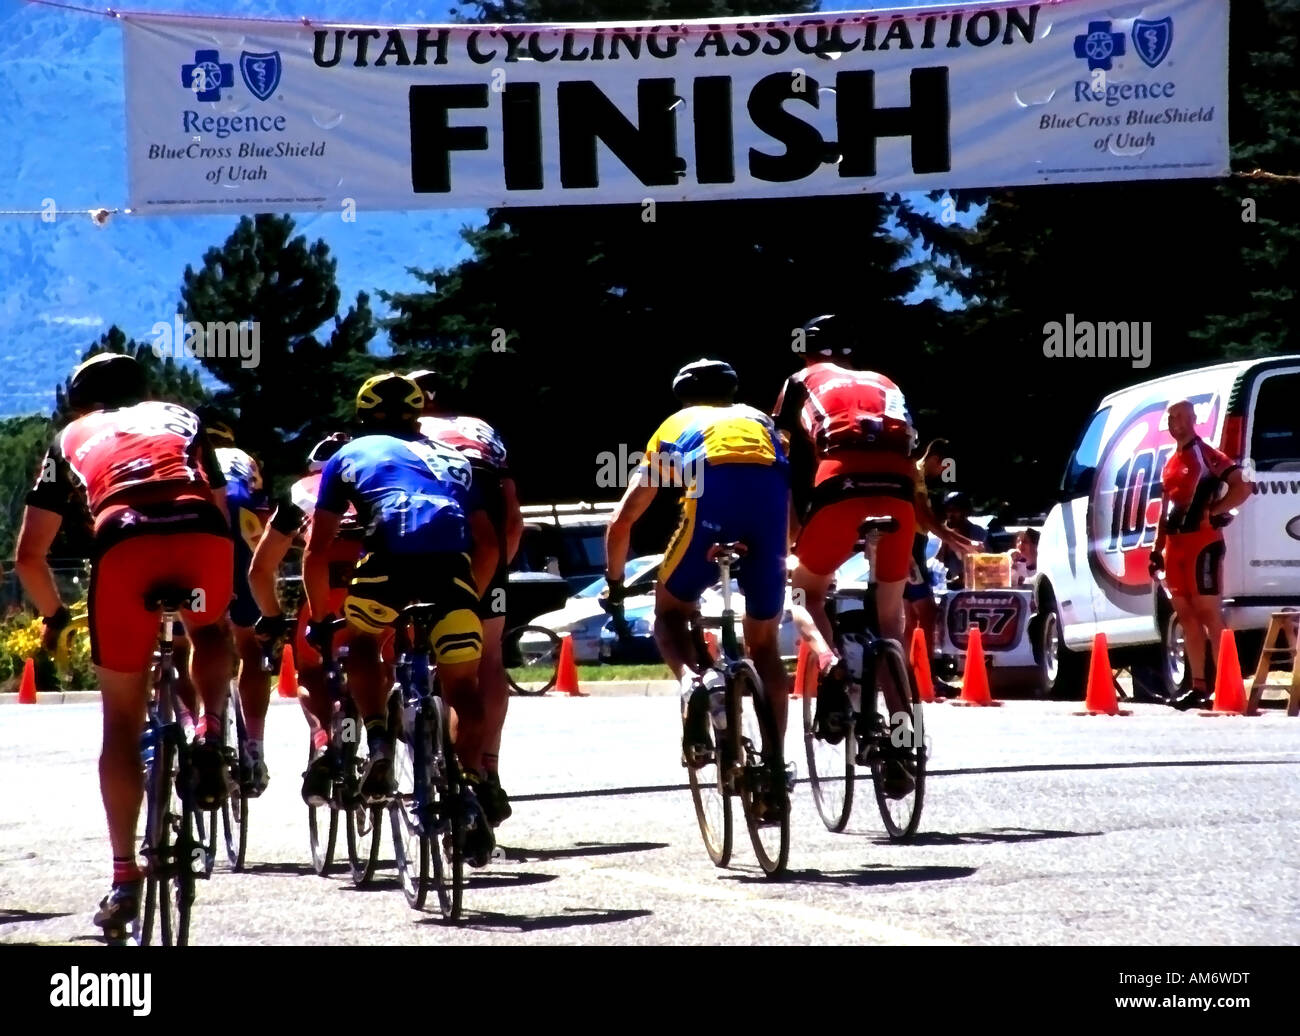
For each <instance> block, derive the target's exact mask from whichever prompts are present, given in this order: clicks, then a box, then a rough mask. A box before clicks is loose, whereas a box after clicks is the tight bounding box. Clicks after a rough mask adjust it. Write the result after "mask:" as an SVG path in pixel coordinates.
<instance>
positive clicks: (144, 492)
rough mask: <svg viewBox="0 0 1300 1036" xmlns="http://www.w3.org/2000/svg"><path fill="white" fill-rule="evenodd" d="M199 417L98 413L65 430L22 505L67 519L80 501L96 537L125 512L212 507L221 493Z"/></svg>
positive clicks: (151, 410) (142, 406)
mask: <svg viewBox="0 0 1300 1036" xmlns="http://www.w3.org/2000/svg"><path fill="white" fill-rule="evenodd" d="M225 484H226V479H225V476H224V475H223V474H222V472H221V466H220V464H218V463H217V460H216V457H215V456H214V454H213V452H212V448H211V447H210V446H208V444H207V442H206V441H205V439H204V436H203V430H202V426H201V424H200V422H199V419H198V417H196V416H195V415H194V414H192V413H191V412H190V411H188V410H186V409H185V408H184V407H182V406H178V405H176V404H175V403H159V402H152V401H150V402H145V403H137V404H135V405H134V406H129V407H120V408H118V409H115V410H98V411H95V412H94V413H91V414H86V415H85V416H83V417H79V418H77V419H76V420H74V421H73V422H72V423H71V424H69V425H68V426H67V427H66V428H64V429H63V431H62V432H61V433H59V435H58V436H57V437H56V438H55V440H54V443H53V445H51V446H50V449H49V451H48V452H47V453H46V455H45V460H44V462H43V463H42V465H41V472H40V474H39V475H38V477H37V481H36V484H35V486H33V487H32V490H31V492H30V493H29V494H28V496H27V503H28V504H30V505H31V506H32V507H38V508H41V509H42V510H46V511H54V512H56V513H57V514H60V515H63V516H65V517H66V516H68V515H70V514H73V513H75V511H76V509H77V508H76V504H77V501H76V497H77V495H78V493H82V494H84V495H85V498H86V502H87V504H88V506H89V509H90V515H91V519H92V521H93V523H94V528H95V532H96V534H98V533H99V532H100V530H101V529H102V528H103V527H104V525H105V523H106V522H107V521H108V519H109V518H110V517H111V516H112V514H113V513H114V512H115V511H116V510H118V509H119V508H120V506H122V505H127V504H150V503H162V502H170V501H175V502H178V503H185V504H192V503H195V502H199V501H206V502H209V503H210V502H211V501H212V499H213V497H212V492H213V490H215V489H221V488H223V487H224V486H225Z"/></svg>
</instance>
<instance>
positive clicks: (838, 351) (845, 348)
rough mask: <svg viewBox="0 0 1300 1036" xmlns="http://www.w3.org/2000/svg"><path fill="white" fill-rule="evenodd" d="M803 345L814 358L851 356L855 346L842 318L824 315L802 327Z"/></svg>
mask: <svg viewBox="0 0 1300 1036" xmlns="http://www.w3.org/2000/svg"><path fill="white" fill-rule="evenodd" d="M803 333H804V343H805V344H806V345H807V347H808V352H810V353H812V354H813V355H815V356H851V355H853V348H854V346H855V345H857V342H855V341H854V338H853V335H852V333H851V332H850V331H849V330H848V328H846V327H845V326H844V321H843V319H842V318H840V317H837V316H836V315H835V314H834V313H824V314H822V315H821V316H819V317H813V319H812V320H810V321H808V323H806V324H804V326H803Z"/></svg>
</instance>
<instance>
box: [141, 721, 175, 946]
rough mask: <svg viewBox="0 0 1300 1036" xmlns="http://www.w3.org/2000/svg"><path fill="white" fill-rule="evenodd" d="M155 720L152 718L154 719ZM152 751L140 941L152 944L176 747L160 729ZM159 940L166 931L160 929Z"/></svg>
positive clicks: (143, 844)
mask: <svg viewBox="0 0 1300 1036" xmlns="http://www.w3.org/2000/svg"><path fill="white" fill-rule="evenodd" d="M151 722H152V721H151ZM153 737H154V747H153V749H152V752H146V755H145V773H144V794H145V818H144V836H143V838H142V839H141V844H140V855H141V856H143V857H144V859H145V892H144V910H143V912H142V914H141V918H140V935H139V943H140V945H141V946H148V945H150V943H152V942H153V933H154V921H155V920H157V914H158V891H159V887H160V886H161V884H162V878H163V859H164V856H165V854H166V852H167V847H168V846H169V845H170V844H171V842H170V838H169V837H168V835H167V832H168V831H170V828H169V826H168V823H167V800H168V796H169V795H170V794H171V778H172V773H173V763H172V758H173V755H174V749H173V748H172V747H171V745H170V744H169V743H168V741H167V739H166V738H165V737H163V736H161V735H160V734H158V733H157V732H156V731H155V733H154V735H153ZM159 941H160V942H161V941H162V933H161V931H160V932H159Z"/></svg>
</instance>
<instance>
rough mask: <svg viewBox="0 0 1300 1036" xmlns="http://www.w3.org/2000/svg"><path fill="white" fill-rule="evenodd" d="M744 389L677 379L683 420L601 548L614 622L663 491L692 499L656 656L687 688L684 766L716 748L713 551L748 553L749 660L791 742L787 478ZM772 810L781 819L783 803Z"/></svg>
mask: <svg viewBox="0 0 1300 1036" xmlns="http://www.w3.org/2000/svg"><path fill="white" fill-rule="evenodd" d="M737 386H738V379H737V378H736V372H735V371H734V370H733V369H732V368H731V365H730V364H728V363H724V362H723V361H721V360H707V359H706V360H697V361H695V362H694V363H688V364H687V365H686V366H684V367H683V368H682V369H681V370H680V371H678V373H677V376H676V377H675V378H674V379H673V392H674V394H675V395H676V396H677V398H678V400H679V401H680V402H681V403H682V404H683V407H684V409H682V410H679V411H678V412H677V413H675V414H673V415H672V416H671V417H669V418H668V419H667V420H666V421H664V423H663V424H661V425H660V426H659V427H658V429H656V430H655V433H654V434H653V435H652V436H651V437H650V441H649V443H648V444H647V445H646V450H645V459H644V460H643V461H642V463H641V464H640V466H639V467H638V468H637V470H636V474H635V476H634V477H633V479H632V482H631V485H629V486H628V488H627V492H626V493H625V494H624V495H623V499H622V500H620V501H619V503H618V506H617V508H615V511H614V515H613V518H612V520H611V521H610V524H609V529H608V531H607V532H606V539H605V555H606V559H607V561H606V571H605V580H606V582H607V584H608V587H607V589H606V591H605V597H606V600H607V602H608V604H609V606H610V608H611V610H613V611H614V614H615V618H616V620H618V619H621V615H620V614H619V612H618V610H617V609H618V608H619V607H620V606H621V604H622V600H623V575H624V565H625V563H626V561H627V555H628V546H629V542H630V539H631V532H632V526H633V525H634V524H635V522H636V521H637V519H638V518H640V517H641V516H642V515H643V514H644V513H645V511H646V509H647V508H648V507H649V506H650V504H651V503H652V502H653V501H654V498H655V495H656V494H657V493H658V492H659V491H660V489H661V488H665V487H668V486H676V487H678V488H682V489H684V490H685V493H684V495H683V496H682V500H681V518H680V523H679V525H678V526H677V531H676V532H675V533H674V534H673V536H672V539H671V540H670V541H669V543H668V546H667V548H666V549H665V551H664V560H663V562H662V563H661V564H660V566H659V575H658V584H657V586H656V587H655V625H654V631H655V641H656V643H657V644H658V645H659V651H660V653H661V654H662V655H663V659H664V661H665V662H666V663H667V664H668V666H669V668H671V669H672V671H673V674H674V675H675V676H676V677H677V679H678V680H679V681H680V683H681V690H682V706H683V708H682V712H683V716H682V719H683V724H684V730H683V736H682V750H683V755H684V759H685V761H689V760H691V759H692V758H693V756H694V755H695V753H694V752H693V751H692V749H693V746H695V745H698V744H700V743H702V742H707V740H708V731H707V724H708V722H709V718H708V705H709V701H708V698H709V695H708V692H707V691H706V690H705V689H704V687H703V684H702V682H701V679H700V674H701V673H702V672H703V671H704V669H705V668H706V667H707V665H708V660H707V659H702V658H697V657H696V653H695V647H694V645H693V644H692V641H691V636H690V632H689V627H688V622H689V620H690V618H691V616H692V615H693V614H694V613H695V612H696V610H697V608H698V604H699V597H700V594H701V593H702V592H703V591H704V590H705V589H706V588H707V587H709V586H711V585H712V584H713V583H714V582H716V581H717V579H718V578H719V570H718V566H717V565H716V564H715V563H713V562H712V561H710V560H709V559H708V557H707V552H708V550H709V548H710V547H711V546H712V545H713V544H714V543H720V542H732V541H737V540H738V541H742V542H743V543H744V544H745V545H746V547H747V548H748V550H747V553H746V554H745V558H744V563H743V564H742V565H741V566H740V567H739V568H738V570H737V573H736V575H737V580H738V582H739V583H740V587H741V590H742V591H743V593H744V595H745V619H744V640H745V648H746V651H747V652H748V653H749V655H750V657H751V658H752V659H753V661H754V666H755V668H756V669H757V670H758V675H759V678H760V679H761V680H762V681H763V687H764V688H765V690H766V691H767V694H768V697H769V700H770V701H771V703H772V710H773V712H774V714H775V717H776V722H777V730H778V731H779V732H780V734H781V736H782V738H783V739H784V735H785V722H786V704H787V693H788V688H787V685H786V673H785V666H784V664H783V663H782V661H781V651H780V645H779V641H778V636H777V634H778V627H779V625H780V619H781V612H782V610H783V607H784V603H785V581H786V567H785V557H786V516H787V514H788V511H789V506H790V505H789V495H790V485H789V469H788V465H787V462H786V455H785V451H784V449H783V448H782V446H781V441H780V438H779V436H778V435H777V431H776V428H775V427H774V426H773V424H772V421H771V419H770V418H769V417H768V416H767V415H766V414H764V413H763V412H762V411H760V410H756V409H754V408H753V407H750V406H746V405H745V404H743V403H736V402H735V397H736V389H737ZM776 747H777V749H778V751H779V749H780V746H779V745H778V746H776ZM763 749H764V751H765V752H768V751H770V750H771V749H772V746H770V745H764V746H763ZM765 807H766V810H767V811H768V812H771V811H774V810H775V809H779V800H778V799H777V798H776V797H773V798H772V799H771V800H770V801H769V802H768V803H766V804H765Z"/></svg>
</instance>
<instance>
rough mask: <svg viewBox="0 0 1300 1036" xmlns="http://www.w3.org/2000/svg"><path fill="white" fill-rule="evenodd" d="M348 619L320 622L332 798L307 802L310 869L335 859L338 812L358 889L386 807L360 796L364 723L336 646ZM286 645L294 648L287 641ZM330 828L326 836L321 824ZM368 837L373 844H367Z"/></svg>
mask: <svg viewBox="0 0 1300 1036" xmlns="http://www.w3.org/2000/svg"><path fill="white" fill-rule="evenodd" d="M347 624H348V620H347V619H346V618H342V619H334V620H332V621H330V622H327V623H319V624H317V625H319V627H320V628H321V629H322V630H324V632H325V637H324V643H323V644H322V645H321V646H320V656H321V665H322V668H323V669H324V670H325V685H326V687H327V689H328V691H329V698H330V702H331V706H330V740H329V753H330V758H331V759H332V760H333V763H334V768H333V773H332V775H331V776H332V780H331V783H330V796H329V800H328V801H327V802H326V803H325V804H324V805H321V806H311V805H309V806H308V807H307V832H308V836H309V838H310V841H311V862H312V869H313V870H315V872H316V873H317V874H318V875H320V876H321V877H324V876H325V875H326V874H327V873H329V869H330V865H331V864H332V863H333V862H334V847H335V842H336V840H337V838H338V828H339V814H340V813H342V814H343V815H344V817H345V818H346V822H347V839H348V865H349V868H350V870H351V876H352V884H353V885H354V886H356V887H357V888H361V887H362V886H364V885H366V884H367V883H368V882H369V881H370V879H371V878H372V877H374V873H375V864H376V862H377V861H378V859H379V841H380V834H381V830H382V827H383V806H382V805H375V804H371V803H367V802H366V801H365V799H364V798H363V797H362V795H361V780H362V775H363V774H364V772H365V765H366V761H367V757H366V756H364V755H361V754H359V753H360V745H361V735H362V723H361V719H360V716H359V715H358V713H357V706H356V703H355V702H354V701H353V700H352V695H350V694H348V693H347V691H346V689H345V686H344V681H345V678H344V673H343V664H342V658H343V657H344V654H345V653H346V651H347V648H346V647H344V648H342V649H340V652H339V653H338V654H336V653H335V651H334V634H335V633H336V632H337V631H338V630H340V629H342V628H343V627H344V626H346V625H347ZM284 650H286V651H289V650H292V649H291V648H289V647H288V646H286V647H285V648H284ZM312 755H313V749H312V747H311V746H310V745H309V746H308V749H307V765H308V766H310V765H311V759H312ZM323 810H329V822H328V825H322V823H321V816H320V813H321V811H323ZM322 826H325V827H326V830H325V833H324V835H323V836H322V833H321V828H322ZM366 839H369V841H370V845H369V847H368V848H367V847H365V846H364V842H365V840H366Z"/></svg>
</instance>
